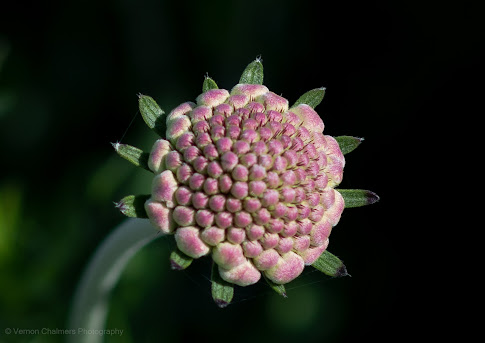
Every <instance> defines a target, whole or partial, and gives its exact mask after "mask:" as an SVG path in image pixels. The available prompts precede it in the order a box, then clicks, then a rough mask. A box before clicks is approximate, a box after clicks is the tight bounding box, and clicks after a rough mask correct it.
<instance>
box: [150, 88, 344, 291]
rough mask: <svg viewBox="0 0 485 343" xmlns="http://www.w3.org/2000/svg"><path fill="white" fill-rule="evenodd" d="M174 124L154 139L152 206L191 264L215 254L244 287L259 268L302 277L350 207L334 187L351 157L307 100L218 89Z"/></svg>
mask: <svg viewBox="0 0 485 343" xmlns="http://www.w3.org/2000/svg"><path fill="white" fill-rule="evenodd" d="M196 101H197V103H196V104H195V103H192V102H186V103H183V104H181V105H180V106H178V107H177V108H175V109H174V110H173V111H172V112H171V113H170V114H169V115H168V116H167V118H166V123H167V133H166V140H165V139H159V140H157V141H156V142H155V144H154V146H153V148H152V151H151V153H150V156H149V160H148V166H149V168H150V169H151V170H152V171H153V172H154V173H155V178H154V180H153V186H152V192H151V197H150V199H149V200H148V201H147V202H146V203H145V210H146V212H147V215H148V217H149V219H150V221H151V222H152V223H153V225H154V226H156V227H157V228H158V229H159V230H161V231H162V232H163V233H167V234H169V233H173V234H174V235H175V241H176V243H177V247H178V248H179V249H180V251H182V252H183V253H185V254H186V255H188V256H190V257H192V258H199V257H201V256H204V255H207V254H212V258H213V260H214V261H215V262H216V263H217V265H218V267H219V273H220V276H221V277H222V278H223V279H224V280H226V281H228V282H230V283H234V284H237V285H240V286H246V285H250V284H254V283H255V282H257V281H258V280H259V279H260V277H261V272H263V273H264V274H265V276H266V277H267V278H268V279H269V280H271V281H273V282H274V283H276V284H285V283H287V282H289V281H291V280H293V279H295V278H296V277H297V276H298V275H300V274H301V272H302V271H303V269H304V266H305V265H310V264H312V263H313V262H314V261H315V260H316V259H317V258H318V257H319V256H320V255H321V254H322V253H323V251H324V250H325V249H326V248H327V245H328V242H329V241H328V237H329V235H330V232H331V230H332V227H333V226H335V225H336V224H337V222H338V221H339V219H340V215H341V213H342V211H343V208H344V200H343V198H342V196H341V194H340V193H339V192H338V191H337V190H335V189H334V187H335V186H337V185H338V184H339V183H340V182H341V181H342V175H343V168H344V165H345V159H344V156H343V154H342V152H341V150H340V148H339V144H338V143H337V141H336V140H335V139H334V138H333V137H331V136H327V135H324V134H323V129H324V124H323V121H322V119H321V118H320V117H319V115H318V114H317V113H316V112H315V111H314V109H313V108H312V107H311V106H309V105H306V104H299V105H298V106H295V107H293V108H290V109H289V108H288V101H287V100H286V99H284V98H283V97H281V96H278V95H276V94H275V93H273V92H270V91H269V90H268V88H267V87H265V86H263V85H259V84H238V85H236V86H235V87H234V88H233V89H232V91H231V92H228V91H227V90H224V89H211V90H208V91H206V92H204V93H202V94H201V95H200V96H199V97H197V100H196Z"/></svg>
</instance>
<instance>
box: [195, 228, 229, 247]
mask: <svg viewBox="0 0 485 343" xmlns="http://www.w3.org/2000/svg"><path fill="white" fill-rule="evenodd" d="M225 237H226V231H225V230H223V229H220V228H218V227H217V226H211V227H208V228H205V229H204V230H202V231H201V233H200V238H201V239H202V240H203V241H204V242H205V243H207V244H208V245H210V246H216V245H217V244H219V243H221V242H222V241H223V240H224V238H225Z"/></svg>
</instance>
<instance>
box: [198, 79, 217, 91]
mask: <svg viewBox="0 0 485 343" xmlns="http://www.w3.org/2000/svg"><path fill="white" fill-rule="evenodd" d="M211 89H219V87H217V83H216V82H215V81H214V80H212V79H211V78H210V77H209V76H206V77H205V79H204V83H203V84H202V93H205V92H207V91H208V90H211Z"/></svg>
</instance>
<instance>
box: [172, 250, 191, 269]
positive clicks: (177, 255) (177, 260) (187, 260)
mask: <svg viewBox="0 0 485 343" xmlns="http://www.w3.org/2000/svg"><path fill="white" fill-rule="evenodd" d="M192 261H193V259H192V257H189V256H187V255H185V254H184V253H183V252H181V251H180V250H179V249H178V248H175V250H174V251H172V253H171V254H170V266H171V267H172V269H174V270H184V269H186V268H187V267H188V266H190V264H191V263H192Z"/></svg>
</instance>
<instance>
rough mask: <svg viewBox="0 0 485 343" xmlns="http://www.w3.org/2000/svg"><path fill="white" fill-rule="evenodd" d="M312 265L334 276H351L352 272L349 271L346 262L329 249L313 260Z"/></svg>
mask: <svg viewBox="0 0 485 343" xmlns="http://www.w3.org/2000/svg"><path fill="white" fill-rule="evenodd" d="M312 266H313V267H315V268H316V269H318V270H319V271H321V272H322V273H324V274H326V275H329V276H332V277H341V276H347V275H348V276H350V274H349V273H347V268H345V265H344V263H343V262H342V261H341V260H340V259H339V258H338V257H337V256H335V255H334V254H332V253H330V252H328V251H327V250H325V251H324V252H323V253H322V254H321V255H320V257H319V258H317V260H316V261H315V262H313V264H312Z"/></svg>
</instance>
